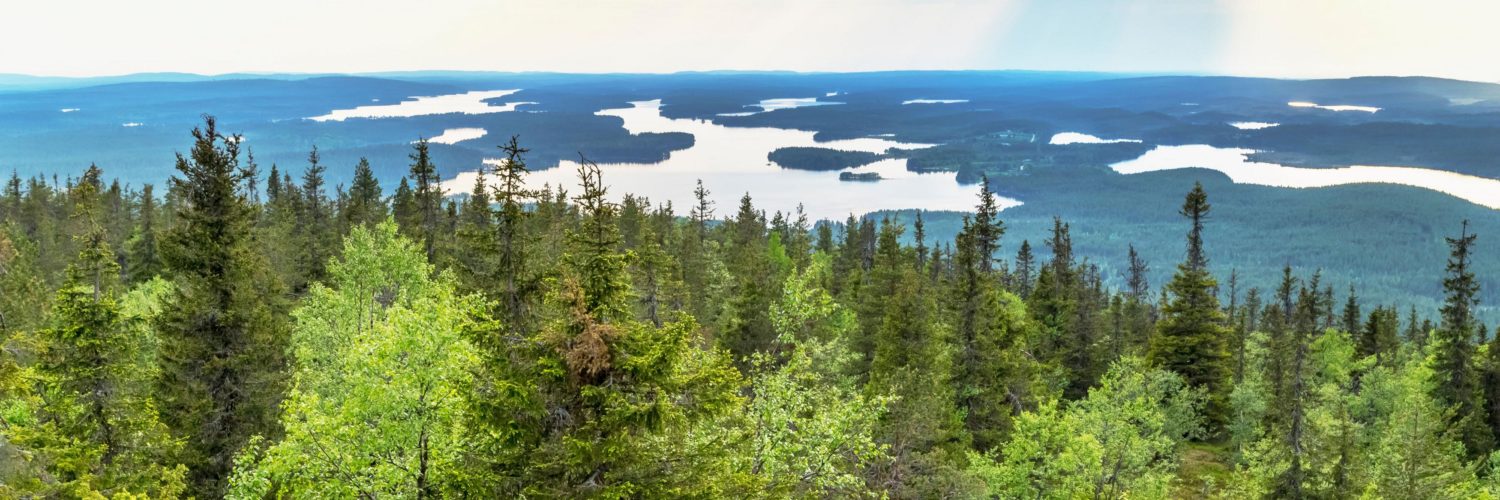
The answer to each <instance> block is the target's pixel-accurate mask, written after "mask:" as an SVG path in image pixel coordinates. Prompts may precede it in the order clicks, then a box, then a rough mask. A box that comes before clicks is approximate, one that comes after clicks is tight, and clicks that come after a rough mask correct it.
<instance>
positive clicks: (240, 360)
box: [156, 117, 287, 497]
mask: <svg viewBox="0 0 1500 500" xmlns="http://www.w3.org/2000/svg"><path fill="white" fill-rule="evenodd" d="M193 139H194V142H193V148H192V151H191V152H190V153H189V154H188V155H181V154H179V155H178V156H177V171H178V176H174V177H173V178H172V183H173V185H174V187H176V188H177V189H180V190H181V192H182V193H183V196H184V198H185V200H184V203H182V204H181V205H178V206H177V207H176V209H177V213H176V217H177V220H178V223H177V224H176V225H175V226H173V227H172V229H171V231H169V232H168V233H167V234H166V235H165V237H164V238H163V241H162V257H163V261H164V262H165V264H166V269H167V275H168V276H170V277H171V279H172V280H173V281H174V282H175V283H176V285H177V286H176V288H175V291H174V297H173V298H172V300H171V303H172V304H173V307H170V308H167V309H166V310H165V311H164V313H163V314H162V315H161V317H160V319H159V324H158V325H157V328H158V331H159V332H160V335H161V355H160V359H161V364H162V373H161V378H160V380H159V381H158V383H157V390H156V392H157V395H158V400H159V402H160V404H161V413H162V421H163V422H164V423H165V424H166V425H167V427H168V428H169V429H170V430H171V431H172V433H173V434H174V435H175V436H178V437H180V438H183V439H185V440H186V449H187V453H186V454H185V456H184V462H185V463H186V465H187V466H188V468H189V480H190V491H191V492H192V493H193V494H194V495H196V496H200V497H216V496H220V495H222V494H223V492H224V485H225V479H226V478H227V476H228V473H229V469H230V466H231V465H232V461H233V459H234V455H235V453H236V452H238V451H239V449H240V447H242V446H243V445H244V444H245V443H246V442H248V441H249V439H250V437H251V436H253V435H265V436H275V435H276V434H277V433H278V429H277V426H276V413H275V412H276V407H277V404H278V403H279V402H280V399H281V396H282V394H283V391H284V388H285V380H286V377H285V373H284V369H285V363H286V360H285V352H286V339H287V323H286V320H285V315H284V311H283V310H282V305H281V298H280V295H281V291H282V289H281V286H280V284H279V283H277V282H276V281H275V278H274V275H269V274H267V273H265V272H264V270H265V268H266V263H265V261H263V260H261V259H260V257H258V254H256V252H255V242H254V239H253V236H252V233H251V225H252V224H253V217H254V209H253V208H252V207H251V206H250V205H249V202H248V201H247V200H246V199H245V196H244V194H243V193H242V192H241V187H242V185H243V184H242V182H241V181H243V179H244V172H243V171H242V170H240V165H239V144H240V138H239V136H237V135H236V136H228V137H226V136H224V135H223V134H221V133H220V132H219V131H218V128H217V126H216V123H215V120H214V119H213V117H205V120H204V126H203V128H196V129H194V130H193Z"/></svg>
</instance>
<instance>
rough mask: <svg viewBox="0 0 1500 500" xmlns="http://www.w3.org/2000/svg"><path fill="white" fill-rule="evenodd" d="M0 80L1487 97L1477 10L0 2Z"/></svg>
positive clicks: (1485, 13)
mask: <svg viewBox="0 0 1500 500" xmlns="http://www.w3.org/2000/svg"><path fill="white" fill-rule="evenodd" d="M5 3H6V5H5V6H4V7H0V73H28V74H40V75H65V76H80V75H106V74H121V73H132V72H142V71H186V72H195V73H226V72H237V71H276V72H365V71H389V70H418V69H458V70H497V71H524V70H551V71H568V72H613V71H641V72H670V71H681V70H712V69H746V70H752V69H753V70H759V69H786V70H801V71H857V70H881V69H1058V70H1107V71H1142V72H1190V73H1219V74H1237V75H1265V76H1290V77H1313V76H1348V75H1370V74H1382V75H1414V74H1423V75H1435V76H1448V77H1456V78H1465V79H1474V80H1485V81H1500V63H1497V61H1500V57H1497V56H1500V50H1497V47H1500V29H1496V28H1495V20H1496V19H1500V2H1492V1H1486V0H1146V1H1126V0H595V1H581V0H489V1H481V0H422V1H416V0H244V1H222V0H132V1H119V0H7V1H6V2H5Z"/></svg>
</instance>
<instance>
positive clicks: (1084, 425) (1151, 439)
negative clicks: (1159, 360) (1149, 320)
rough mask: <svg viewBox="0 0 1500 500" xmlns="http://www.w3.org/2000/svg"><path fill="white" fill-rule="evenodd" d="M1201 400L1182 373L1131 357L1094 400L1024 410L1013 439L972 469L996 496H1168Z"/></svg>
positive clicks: (1109, 376)
mask: <svg viewBox="0 0 1500 500" xmlns="http://www.w3.org/2000/svg"><path fill="white" fill-rule="evenodd" d="M1202 404H1203V395H1202V393H1201V390H1198V389H1194V388H1192V387H1189V386H1188V385H1187V384H1186V383H1185V381H1184V380H1183V379H1182V378H1181V377H1179V376H1178V375H1177V374H1175V373H1172V372H1169V371H1166V370H1161V369H1152V368H1150V367H1149V366H1148V365H1147V364H1146V363H1145V362H1144V361H1143V360H1141V359H1140V358H1132V357H1127V358H1124V359H1122V360H1120V361H1119V362H1117V363H1116V364H1115V365H1114V366H1113V367H1112V368H1111V369H1110V371H1109V372H1108V373H1107V374H1106V375H1105V376H1104V378H1103V379H1101V380H1100V383H1099V386H1098V387H1095V388H1094V389H1092V390H1090V391H1089V395H1088V397H1086V398H1084V399H1082V400H1079V401H1077V402H1075V403H1073V404H1071V405H1068V406H1067V407H1066V408H1060V407H1059V404H1058V403H1057V402H1055V401H1054V402H1047V403H1044V404H1043V405H1042V406H1041V407H1039V408H1038V409H1037V410H1035V411H1028V412H1025V413H1022V414H1021V415H1019V416H1018V417H1017V419H1016V424H1015V425H1016V430H1015V431H1014V432H1013V433H1012V434H1011V437H1010V439H1009V440H1007V441H1006V442H1005V443H1004V445H1003V446H1002V447H1001V448H1000V449H999V450H998V453H996V454H995V455H994V456H979V455H976V456H975V457H974V461H975V465H974V470H975V473H976V475H978V476H979V477H980V478H982V479H983V480H984V482H985V485H986V487H987V488H988V490H989V495H990V496H992V497H1000V498H1136V497H1140V498H1162V497H1166V496H1167V493H1168V491H1169V488H1170V486H1171V483H1172V481H1173V480H1174V479H1175V477H1176V467H1177V461H1176V456H1177V452H1178V450H1179V447H1180V446H1181V445H1182V444H1183V443H1184V442H1186V440H1188V439H1191V438H1195V437H1198V436H1199V433H1200V431H1201V427H1200V425H1201V424H1200V417H1199V414H1200V413H1201V406H1202Z"/></svg>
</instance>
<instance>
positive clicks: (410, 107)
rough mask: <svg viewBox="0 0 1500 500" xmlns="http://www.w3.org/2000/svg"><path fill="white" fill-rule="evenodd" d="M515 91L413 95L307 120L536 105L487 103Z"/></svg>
mask: <svg viewBox="0 0 1500 500" xmlns="http://www.w3.org/2000/svg"><path fill="white" fill-rule="evenodd" d="M516 92H520V89H512V90H475V91H473V92H465V93H462V94H448V95H437V96H421V97H413V98H412V99H411V100H409V101H401V102H399V103H396V104H372V105H369V106H359V107H356V108H354V109H338V110H334V111H332V112H329V113H328V114H326V115H322V116H314V117H312V118H308V119H309V120H313V121H319V122H326V121H336V122H341V121H344V120H347V119H350V118H410V117H413V116H423V115H442V114H449V113H463V114H468V115H480V114H487V113H507V112H511V111H515V110H516V107H517V106H521V105H523V104H536V103H534V102H507V103H505V104H501V105H498V106H496V105H493V104H490V103H488V102H485V101H486V100H489V99H499V98H501V97H505V96H508V95H511V94H514V93H516Z"/></svg>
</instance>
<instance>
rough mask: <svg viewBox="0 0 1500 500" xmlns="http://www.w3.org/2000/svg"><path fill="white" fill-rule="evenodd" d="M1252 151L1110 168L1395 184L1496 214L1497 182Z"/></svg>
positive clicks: (1170, 156) (1298, 184) (1323, 183)
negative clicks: (1264, 158) (1267, 156)
mask: <svg viewBox="0 0 1500 500" xmlns="http://www.w3.org/2000/svg"><path fill="white" fill-rule="evenodd" d="M1254 152H1255V151H1254V150H1250V149H1240V148H1218V147H1214V146H1208V145H1203V144H1195V145H1188V146H1157V147H1156V148H1155V149H1152V150H1150V151H1147V152H1146V153H1145V154H1143V155H1141V156H1140V157H1139V158H1136V159H1134V160H1127V161H1123V162H1120V163H1116V164H1113V165H1110V168H1113V169H1114V170H1115V171H1116V172H1119V173H1122V174H1138V173H1142V172H1155V171H1159V170H1173V169H1181V168H1206V169H1210V170H1217V171H1219V172H1223V173H1224V174H1225V175H1227V176H1229V178H1230V180H1233V181H1234V182H1237V183H1240V184H1256V185H1261V186H1275V187H1285V188H1319V187H1329V186H1343V185H1348V184H1398V185H1402V186H1412V187H1419V188H1423V189H1430V190H1433V191H1437V192H1441V193H1446V194H1449V195H1452V196H1456V197H1458V198H1462V199H1464V200H1468V201H1470V202H1473V203H1475V204H1478V205H1482V206H1486V207H1489V208H1494V209H1500V180H1495V179H1489V178H1485V177H1476V176H1472V175H1465V174H1460V173H1456V172H1449V171H1446V170H1436V169H1428V168H1415V167H1377V166H1366V165H1355V166H1349V167H1341V168H1298V167H1288V166H1285V165H1279V164H1275V163H1265V162H1255V161H1250V160H1249V158H1248V155H1250V154H1251V153H1254Z"/></svg>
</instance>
